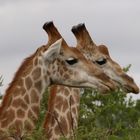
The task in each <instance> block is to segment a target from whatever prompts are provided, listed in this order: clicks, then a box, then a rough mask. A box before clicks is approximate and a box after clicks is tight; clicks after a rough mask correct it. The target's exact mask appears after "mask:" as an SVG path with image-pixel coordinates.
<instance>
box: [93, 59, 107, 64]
mask: <svg viewBox="0 0 140 140" xmlns="http://www.w3.org/2000/svg"><path fill="white" fill-rule="evenodd" d="M95 62H96V63H97V64H99V65H103V64H105V63H106V59H105V58H100V59H98V60H96V61H95Z"/></svg>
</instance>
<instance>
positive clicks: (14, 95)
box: [0, 40, 115, 140]
mask: <svg viewBox="0 0 140 140" xmlns="http://www.w3.org/2000/svg"><path fill="white" fill-rule="evenodd" d="M61 42H62V41H61V40H59V41H57V42H56V43H54V44H52V45H51V46H49V45H50V44H49V45H47V46H42V47H40V48H38V49H37V51H36V52H35V53H34V54H33V55H31V56H30V57H28V58H27V59H25V61H24V62H23V63H22V64H21V66H20V67H19V69H18V71H17V72H16V74H15V76H14V78H13V81H12V82H11V84H10V85H9V87H8V89H7V90H6V93H5V96H4V97H3V100H2V103H1V106H0V140H17V139H21V138H23V137H25V136H26V134H28V133H30V131H31V130H33V129H34V127H35V124H36V121H37V119H38V113H39V109H40V102H41V98H42V94H43V93H44V91H45V89H46V88H47V87H48V86H50V85H52V84H61V85H67V86H77V87H93V84H92V83H94V82H96V83H97V84H98V85H99V86H101V87H103V88H104V90H105V91H106V90H111V89H114V88H115V86H114V84H113V82H112V81H111V80H110V78H109V77H108V76H106V75H105V74H104V73H103V72H102V71H101V70H100V69H98V67H96V65H94V64H92V63H91V62H89V61H87V60H86V59H85V57H84V56H83V55H82V54H81V53H80V51H78V50H77V49H75V48H69V47H68V46H67V45H66V44H65V43H64V42H62V45H61ZM75 59H76V60H77V61H76V62H75V65H74V66H71V65H70V64H69V62H70V61H71V60H72V61H73V60H75ZM96 71H98V72H97V73H96ZM83 74H84V75H85V76H84V77H83ZM99 75H102V77H100V76H99ZM87 77H88V78H87ZM95 79H96V81H94V80H95ZM103 81H106V82H103Z"/></svg>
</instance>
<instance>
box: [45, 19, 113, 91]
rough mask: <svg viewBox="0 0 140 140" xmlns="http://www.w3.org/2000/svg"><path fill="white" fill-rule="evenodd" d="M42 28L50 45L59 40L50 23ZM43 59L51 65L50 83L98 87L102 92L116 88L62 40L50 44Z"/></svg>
mask: <svg viewBox="0 0 140 140" xmlns="http://www.w3.org/2000/svg"><path fill="white" fill-rule="evenodd" d="M43 28H44V29H45V30H46V32H47V33H48V35H49V43H50V44H52V43H54V42H53V41H54V40H57V39H59V38H61V36H60V35H59V36H58V34H57V35H56V34H55V33H54V32H55V31H54V30H56V29H55V27H54V25H53V23H52V22H49V23H46V24H44V26H43ZM52 34H53V37H51V36H52ZM51 41H52V42H51ZM43 57H44V59H45V61H44V62H47V63H48V65H49V64H50V65H51V64H52V63H53V65H52V67H51V66H50V68H49V71H48V73H50V74H52V75H51V79H50V81H51V83H55V84H62V85H67V86H75V87H92V88H97V87H98V88H100V90H101V91H102V92H106V91H108V90H112V89H115V88H116V87H115V85H114V82H112V81H111V80H110V78H109V77H108V76H107V75H106V74H105V73H104V72H103V71H102V70H101V69H100V68H99V67H97V66H96V65H95V64H93V63H92V62H90V61H88V60H87V59H86V58H85V57H84V56H83V54H82V53H81V52H80V51H79V50H78V49H76V48H72V47H71V48H70V47H68V45H67V44H66V42H65V41H64V39H60V40H59V41H57V42H55V43H54V44H52V45H51V46H50V47H49V48H48V50H47V51H45V52H44V54H43Z"/></svg>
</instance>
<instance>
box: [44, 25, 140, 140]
mask: <svg viewBox="0 0 140 140" xmlns="http://www.w3.org/2000/svg"><path fill="white" fill-rule="evenodd" d="M72 30H73V32H74V34H75V36H76V38H77V42H78V44H77V48H79V49H80V51H81V52H82V53H83V54H84V55H85V57H87V58H88V59H89V60H91V61H93V62H95V63H96V61H97V60H98V59H101V58H106V59H108V60H107V61H108V64H105V65H103V66H100V65H99V64H97V63H96V65H98V66H99V67H101V68H102V69H103V70H104V69H105V70H104V71H105V73H106V74H107V75H108V76H109V77H111V75H110V74H111V73H113V71H115V72H116V75H117V76H118V77H121V78H122V79H123V80H122V82H121V84H122V85H124V87H125V84H123V83H127V85H128V87H129V90H127V92H134V93H138V92H139V89H138V87H137V85H136V84H135V82H134V81H133V79H132V78H131V77H129V76H128V75H126V74H125V73H124V72H123V70H122V69H121V67H120V66H119V65H118V64H117V63H116V62H114V61H113V60H112V59H111V58H110V56H109V52H108V49H107V47H105V46H104V45H100V46H96V45H95V43H93V41H92V39H91V37H90V36H89V34H88V31H87V30H86V28H85V26H84V25H82V24H81V25H78V26H75V27H74V28H73V29H72ZM112 67H113V68H112ZM107 70H108V71H109V70H110V71H111V72H108V71H107ZM111 78H112V79H113V78H114V77H111ZM115 80H116V79H115ZM50 93H51V94H50V98H49V103H48V112H47V114H46V118H45V123H44V127H45V131H46V134H47V137H48V139H49V140H58V139H59V138H60V137H61V136H64V137H66V138H70V137H71V138H73V136H74V131H75V129H76V128H77V126H78V108H79V104H80V90H79V89H76V88H69V87H64V86H53V87H51V90H50Z"/></svg>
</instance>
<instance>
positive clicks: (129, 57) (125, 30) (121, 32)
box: [0, 0, 140, 92]
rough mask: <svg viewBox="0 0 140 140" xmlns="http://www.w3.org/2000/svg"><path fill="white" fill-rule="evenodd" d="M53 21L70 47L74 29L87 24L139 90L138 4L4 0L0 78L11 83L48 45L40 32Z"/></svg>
mask: <svg viewBox="0 0 140 140" xmlns="http://www.w3.org/2000/svg"><path fill="white" fill-rule="evenodd" d="M50 20H53V21H54V24H55V25H56V26H57V28H58V29H59V31H60V32H61V34H62V35H63V36H64V38H65V39H66V41H67V42H68V44H70V45H73V46H74V45H75V44H76V41H75V38H74V36H73V34H72V33H71V31H70V30H71V27H72V26H73V25H76V24H78V23H81V22H82V23H83V22H84V23H85V24H86V27H87V29H88V30H89V32H90V34H91V36H92V38H93V39H94V41H95V42H96V44H105V45H107V46H108V48H109V50H110V54H111V56H112V58H113V59H114V60H116V61H117V62H118V63H119V64H120V65H121V66H127V65H128V64H132V67H131V69H130V72H129V73H130V75H131V76H132V77H133V78H134V79H135V81H136V82H137V84H138V85H139V86H140V69H139V68H140V1H139V0H104V1H103V0H102V1H101V0H0V75H3V78H4V83H3V84H4V86H3V87H2V88H1V92H4V89H5V88H6V87H7V85H8V83H10V82H11V80H12V77H13V75H14V73H15V72H16V70H17V68H18V67H19V65H20V64H21V62H22V61H23V59H24V58H26V57H27V56H29V55H30V54H31V53H33V52H34V51H35V50H36V49H37V48H38V47H39V46H41V45H42V44H46V43H47V35H46V33H45V32H44V31H43V29H42V25H43V24H44V23H45V22H46V21H50Z"/></svg>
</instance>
